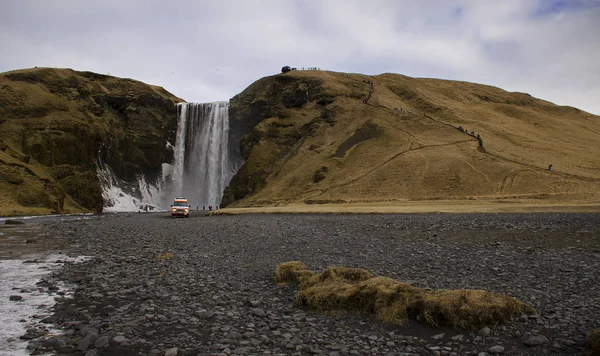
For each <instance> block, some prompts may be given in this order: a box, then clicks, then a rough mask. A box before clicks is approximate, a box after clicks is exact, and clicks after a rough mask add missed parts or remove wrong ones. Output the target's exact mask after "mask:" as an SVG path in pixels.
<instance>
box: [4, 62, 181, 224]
mask: <svg viewBox="0 0 600 356" xmlns="http://www.w3.org/2000/svg"><path fill="white" fill-rule="evenodd" d="M179 101H181V99H178V98H176V97H175V96H173V95H171V94H170V93H168V92H167V91H165V90H164V89H163V88H160V87H155V86H150V85H147V84H144V83H141V82H138V81H135V80H131V79H121V78H115V77H111V76H106V75H101V74H96V73H91V72H77V71H73V70H70V69H51V68H35V69H26V70H18V71H11V72H6V73H1V74H0V215H23V214H47V213H72V212H89V211H101V210H102V206H103V202H102V196H101V188H100V182H99V181H98V177H97V175H96V163H97V161H98V159H99V158H101V159H103V160H104V161H105V162H106V163H108V164H109V165H110V166H111V167H113V168H114V169H115V171H116V173H117V175H118V176H119V177H121V178H125V179H128V178H132V177H133V176H134V175H135V174H136V173H139V172H140V171H142V170H144V171H146V172H148V171H150V172H151V171H152V170H156V169H159V168H160V165H161V163H162V162H166V161H169V160H170V156H169V155H170V154H171V153H170V152H169V151H168V150H167V149H166V148H165V142H166V141H167V140H168V139H169V140H170V141H171V142H173V141H174V138H173V137H170V136H169V135H171V136H173V134H172V132H174V129H175V127H176V110H175V107H174V105H173V104H174V103H175V102H179Z"/></svg>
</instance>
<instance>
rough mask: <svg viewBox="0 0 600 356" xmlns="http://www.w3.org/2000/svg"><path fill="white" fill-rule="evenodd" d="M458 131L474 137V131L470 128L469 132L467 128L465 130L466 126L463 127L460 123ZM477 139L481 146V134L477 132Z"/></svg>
mask: <svg viewBox="0 0 600 356" xmlns="http://www.w3.org/2000/svg"><path fill="white" fill-rule="evenodd" d="M458 131H460V132H464V133H466V134H467V135H471V136H473V137H475V131H473V130H471V132H469V130H467V128H465V127H462V125H461V126H459V127H458ZM477 140H478V141H479V147H483V140H482V139H481V135H479V134H477Z"/></svg>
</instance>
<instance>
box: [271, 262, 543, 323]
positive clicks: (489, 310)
mask: <svg viewBox="0 0 600 356" xmlns="http://www.w3.org/2000/svg"><path fill="white" fill-rule="evenodd" d="M282 271H283V272H282ZM290 271H293V272H290ZM308 272H310V273H311V274H312V275H309V273H308ZM290 274H291V275H293V276H292V277H287V278H282V277H281V276H282V275H283V276H288V275H290ZM276 275H277V278H276V279H277V280H281V281H284V280H285V281H289V282H292V283H297V284H299V285H300V291H298V293H297V294H296V305H298V306H301V307H306V308H308V309H311V310H314V311H319V312H345V311H349V312H358V313H372V314H375V315H376V317H377V318H378V319H380V320H382V321H385V322H390V323H394V324H403V323H405V322H406V321H407V320H408V319H414V318H417V317H420V319H421V320H423V321H424V322H425V323H427V324H429V325H432V326H450V327H454V328H457V329H466V330H478V329H480V328H482V327H484V326H486V325H495V324H497V323H501V322H504V321H506V320H509V319H511V318H513V317H517V316H520V315H521V314H532V313H535V310H534V309H533V308H532V307H531V306H529V305H528V304H526V303H523V302H521V301H519V300H517V299H515V298H512V297H508V296H502V295H498V294H494V293H490V292H486V291H483V290H439V291H429V290H424V289H421V288H417V287H413V286H411V285H409V284H405V283H401V282H398V281H396V280H394V279H391V278H387V277H373V276H372V275H371V273H369V272H368V271H366V270H363V269H358V268H345V267H329V268H327V269H325V270H324V271H323V272H321V273H319V274H314V273H313V272H312V271H309V270H308V269H307V268H306V266H305V265H304V264H303V263H301V262H298V261H294V262H288V263H284V264H281V265H279V266H277V270H276Z"/></svg>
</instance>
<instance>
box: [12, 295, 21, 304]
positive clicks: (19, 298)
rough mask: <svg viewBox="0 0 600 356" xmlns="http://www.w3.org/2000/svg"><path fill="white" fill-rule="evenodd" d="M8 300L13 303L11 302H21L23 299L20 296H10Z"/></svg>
mask: <svg viewBox="0 0 600 356" xmlns="http://www.w3.org/2000/svg"><path fill="white" fill-rule="evenodd" d="M8 300H10V301H13V302H18V301H21V300H23V297H22V296H20V295H11V296H10V297H8Z"/></svg>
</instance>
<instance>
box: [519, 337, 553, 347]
mask: <svg viewBox="0 0 600 356" xmlns="http://www.w3.org/2000/svg"><path fill="white" fill-rule="evenodd" d="M522 342H523V344H525V345H527V346H540V345H544V344H547V343H549V342H550V340H548V338H547V337H545V336H544V335H530V336H526V337H524V338H523V340H522Z"/></svg>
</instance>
